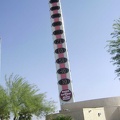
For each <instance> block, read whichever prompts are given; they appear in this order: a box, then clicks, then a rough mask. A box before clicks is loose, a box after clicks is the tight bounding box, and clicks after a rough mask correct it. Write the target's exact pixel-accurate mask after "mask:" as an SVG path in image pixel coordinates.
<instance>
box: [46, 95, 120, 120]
mask: <svg viewBox="0 0 120 120" xmlns="http://www.w3.org/2000/svg"><path fill="white" fill-rule="evenodd" d="M61 108H62V109H61V111H60V112H59V113H58V114H54V115H59V114H64V115H69V116H71V117H72V118H73V119H74V120H120V97H112V98H102V99H96V100H87V101H82V102H75V103H68V104H64V105H62V106H61ZM88 110H93V113H92V114H91V115H89V114H88V113H87V112H88ZM99 112H100V113H102V114H103V116H102V117H98V113H99ZM54 115H53V116H54ZM88 118H91V119H88ZM95 118H96V119H95ZM101 118H102V119H101ZM46 120H50V119H49V117H47V119H46Z"/></svg>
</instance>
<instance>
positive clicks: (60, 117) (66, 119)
mask: <svg viewBox="0 0 120 120" xmlns="http://www.w3.org/2000/svg"><path fill="white" fill-rule="evenodd" d="M52 120H73V118H72V117H71V116H66V115H58V116H57V117H55V118H53V119H52Z"/></svg>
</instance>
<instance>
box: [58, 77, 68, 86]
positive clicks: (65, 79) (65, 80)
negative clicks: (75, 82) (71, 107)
mask: <svg viewBox="0 0 120 120" xmlns="http://www.w3.org/2000/svg"><path fill="white" fill-rule="evenodd" d="M58 83H59V84H60V85H67V84H69V83H70V80H69V79H67V78H64V79H61V80H59V81H58Z"/></svg>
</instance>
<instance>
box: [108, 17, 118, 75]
mask: <svg viewBox="0 0 120 120" xmlns="http://www.w3.org/2000/svg"><path fill="white" fill-rule="evenodd" d="M113 29H114V31H113V33H111V35H112V38H113V39H114V40H109V41H108V52H109V53H110V54H111V55H112V57H111V59H112V61H111V62H113V65H115V66H116V69H115V73H116V75H117V77H120V19H118V20H116V21H115V23H114V24H113Z"/></svg>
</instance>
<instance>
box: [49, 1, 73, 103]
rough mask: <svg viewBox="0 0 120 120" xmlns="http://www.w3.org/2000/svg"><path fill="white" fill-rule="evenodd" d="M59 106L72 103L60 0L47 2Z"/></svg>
mask: <svg viewBox="0 0 120 120" xmlns="http://www.w3.org/2000/svg"><path fill="white" fill-rule="evenodd" d="M49 5H50V15H51V22H52V35H53V44H54V54H55V61H56V62H55V63H56V73H57V79H58V82H57V83H58V89H59V98H60V104H61V105H62V104H65V103H71V102H74V97H73V89H72V83H71V75H70V67H69V61H68V53H67V46H66V37H65V31H64V27H63V26H64V23H63V17H62V10H61V4H60V0H49Z"/></svg>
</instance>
